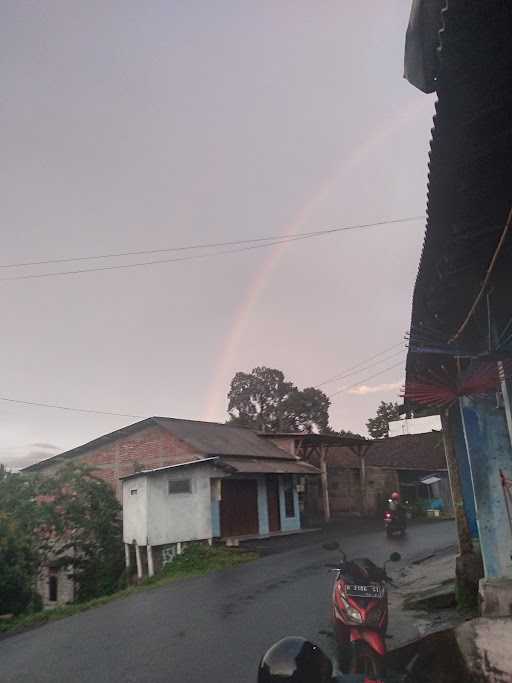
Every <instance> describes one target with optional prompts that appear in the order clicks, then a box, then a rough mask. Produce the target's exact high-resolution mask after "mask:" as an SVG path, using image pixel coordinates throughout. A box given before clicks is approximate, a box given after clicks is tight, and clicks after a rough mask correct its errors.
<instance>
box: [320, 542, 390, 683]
mask: <svg viewBox="0 0 512 683" xmlns="http://www.w3.org/2000/svg"><path fill="white" fill-rule="evenodd" d="M334 545H337V544H330V545H329V547H328V548H327V549H329V550H330V549H334V547H333V546H334ZM324 547H326V546H324ZM338 548H339V546H338ZM400 559H401V556H400V555H399V553H393V554H392V555H391V557H390V558H389V560H390V561H391V562H398V561H399V560H400ZM330 568H331V569H332V570H333V571H335V572H336V574H337V575H336V579H335V581H334V587H333V592H332V619H333V625H334V633H335V637H336V644H337V649H338V660H339V665H340V668H341V669H342V670H345V671H347V672H348V673H351V674H366V675H368V676H370V677H372V678H374V679H378V678H379V676H382V675H383V674H384V671H385V665H384V658H385V655H386V641H385V635H386V631H387V627H388V594H387V585H386V584H387V583H391V579H390V577H389V576H388V575H387V573H386V563H385V565H384V567H378V566H377V565H375V564H374V563H373V562H372V561H371V560H369V559H367V558H358V559H353V560H350V561H347V559H346V556H345V555H344V554H343V555H342V562H341V563H340V564H339V566H336V567H332V566H330Z"/></svg>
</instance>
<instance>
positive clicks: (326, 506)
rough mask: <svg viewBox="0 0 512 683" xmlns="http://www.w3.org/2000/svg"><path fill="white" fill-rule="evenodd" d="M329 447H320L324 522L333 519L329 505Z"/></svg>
mask: <svg viewBox="0 0 512 683" xmlns="http://www.w3.org/2000/svg"><path fill="white" fill-rule="evenodd" d="M326 459H327V446H324V445H322V446H320V473H321V480H322V502H323V509H324V521H325V522H329V521H330V519H331V507H330V504H329V481H328V478H327V462H326Z"/></svg>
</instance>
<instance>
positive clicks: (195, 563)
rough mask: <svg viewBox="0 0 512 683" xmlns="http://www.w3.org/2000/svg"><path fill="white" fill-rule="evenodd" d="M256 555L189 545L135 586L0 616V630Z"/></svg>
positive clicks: (77, 610) (46, 619)
mask: <svg viewBox="0 0 512 683" xmlns="http://www.w3.org/2000/svg"><path fill="white" fill-rule="evenodd" d="M257 558H258V554H257V553H254V552H246V551H242V550H239V549H237V548H229V549H228V548H225V547H223V546H214V547H209V546H204V545H192V546H189V547H188V548H187V549H186V550H185V551H184V553H183V555H179V556H178V557H176V558H175V559H174V560H173V562H171V563H170V564H168V565H166V566H165V567H164V568H163V570H162V571H161V572H160V573H159V574H156V575H155V576H153V577H152V578H150V579H145V580H144V581H143V582H142V583H141V584H139V585H137V586H129V587H128V588H124V589H123V590H120V591H117V592H116V593H111V594H110V595H103V596H101V597H99V598H94V599H93V600H88V601H87V602H77V603H74V604H72V605H65V606H63V607H56V608H55V609H50V610H44V611H42V612H35V613H32V614H21V615H19V616H17V617H13V618H12V619H6V620H0V634H1V633H16V632H19V631H23V630H24V629H27V628H31V627H34V626H40V625H42V624H45V623H47V622H49V621H56V620H58V619H64V618H65V617H71V616H73V615H74V614H79V613H80V612H86V611H87V610H90V609H94V608H95V607H101V606H102V605H106V604H108V603H109V602H112V601H113V600H119V599H121V598H127V597H129V596H130V595H134V594H135V593H139V592H140V591H143V590H147V589H152V588H159V587H161V586H165V585H166V584H168V583H171V582H172V581H176V580H178V579H186V578H189V577H192V576H203V575H204V574H208V573H209V572H212V571H219V570H223V569H228V568H230V567H238V566H240V565H242V564H245V563H246V562H251V561H252V560H256V559H257Z"/></svg>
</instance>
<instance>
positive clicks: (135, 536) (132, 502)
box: [123, 475, 149, 545]
mask: <svg viewBox="0 0 512 683" xmlns="http://www.w3.org/2000/svg"><path fill="white" fill-rule="evenodd" d="M148 481H149V477H147V476H145V475H139V476H138V477H130V479H125V480H124V481H123V540H124V542H125V543H133V541H136V542H137V544H138V545H146V543H147V537H148V524H147V488H148ZM134 490H136V491H137V493H136V495H131V494H130V491H134Z"/></svg>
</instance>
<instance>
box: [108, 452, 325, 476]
mask: <svg viewBox="0 0 512 683" xmlns="http://www.w3.org/2000/svg"><path fill="white" fill-rule="evenodd" d="M199 465H213V466H214V467H219V468H220V469H223V470H227V471H228V472H231V473H232V474H302V475H306V474H320V470H319V469H317V468H316V467H314V466H313V465H309V464H308V463H307V462H303V461H301V460H291V459H289V460H281V459H278V460H276V459H275V458H270V459H265V458H247V457H245V458H219V457H218V456H216V457H213V458H204V459H203V460H191V461H190V462H182V463H179V464H177V465H165V466H164V467H156V468H155V469H150V470H140V471H139V472H133V473H132V474H127V475H125V476H124V477H119V478H120V479H133V478H134V477H139V476H141V475H148V474H157V473H159V472H168V471H171V470H176V469H179V468H183V467H192V466H194V467H197V466H199Z"/></svg>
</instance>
